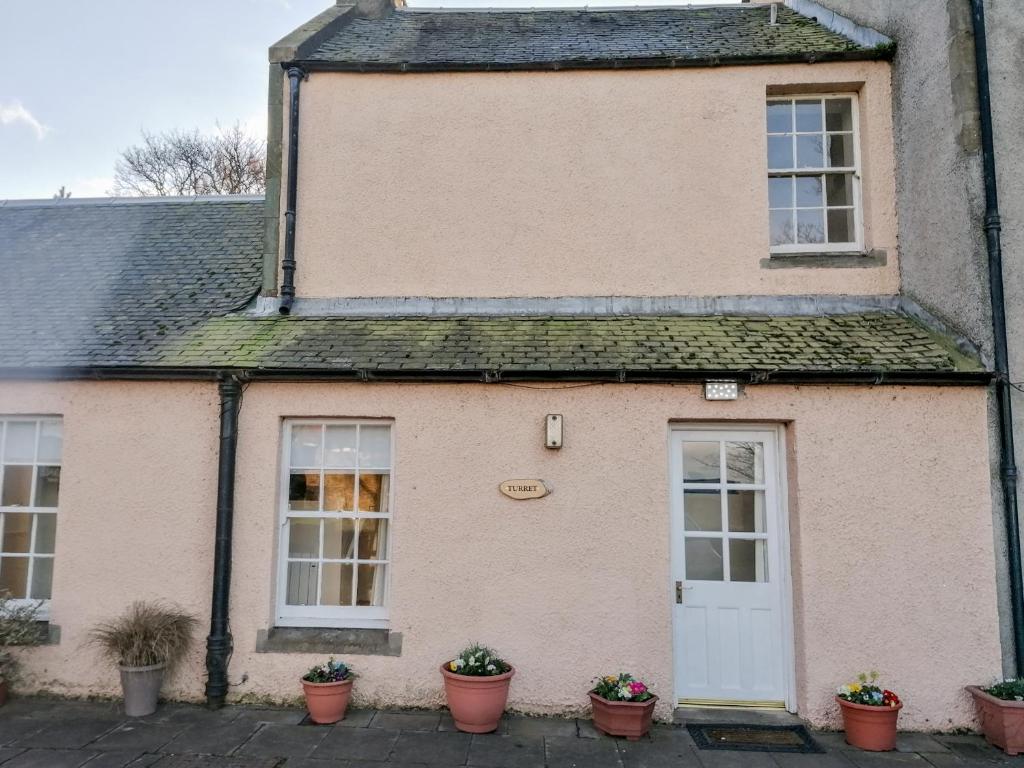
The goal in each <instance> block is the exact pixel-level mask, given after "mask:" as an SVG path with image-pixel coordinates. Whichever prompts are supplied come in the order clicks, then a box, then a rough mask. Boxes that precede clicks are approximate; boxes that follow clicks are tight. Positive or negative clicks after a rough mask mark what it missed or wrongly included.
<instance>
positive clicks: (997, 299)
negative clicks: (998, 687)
mask: <svg viewBox="0 0 1024 768" xmlns="http://www.w3.org/2000/svg"><path fill="white" fill-rule="evenodd" d="M971 21H972V23H973V27H974V59H975V67H976V68H977V75H978V112H979V117H980V122H981V149H982V161H983V167H984V173H985V245H986V247H987V249H988V282H989V291H990V297H991V301H992V336H993V346H994V351H995V363H996V380H995V386H996V398H997V402H998V407H999V449H1000V477H1001V479H1002V485H1003V505H1004V510H1003V514H1004V516H1005V517H1006V560H1007V563H1006V565H1007V568H1008V569H1009V576H1010V607H1011V608H1012V611H1013V655H1014V663H1015V664H1016V672H1015V674H1018V675H1019V674H1022V673H1024V579H1022V574H1021V559H1020V519H1019V517H1018V509H1017V462H1016V459H1015V457H1014V447H1013V408H1012V404H1011V402H1010V364H1009V356H1008V354H1007V350H1006V306H1005V303H1004V298H1003V247H1002V242H1001V239H1000V234H1001V232H1002V223H1001V222H1000V219H999V196H998V194H997V193H996V158H995V145H994V143H993V141H992V101H991V94H990V93H989V77H988V42H987V40H986V35H985V7H984V5H983V0H971Z"/></svg>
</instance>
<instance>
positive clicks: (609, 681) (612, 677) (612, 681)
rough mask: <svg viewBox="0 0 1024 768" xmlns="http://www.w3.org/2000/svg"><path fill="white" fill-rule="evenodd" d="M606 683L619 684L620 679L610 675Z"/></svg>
mask: <svg viewBox="0 0 1024 768" xmlns="http://www.w3.org/2000/svg"><path fill="white" fill-rule="evenodd" d="M605 682H606V683H617V682H619V678H617V677H616V676H615V675H608V677H606V678H605Z"/></svg>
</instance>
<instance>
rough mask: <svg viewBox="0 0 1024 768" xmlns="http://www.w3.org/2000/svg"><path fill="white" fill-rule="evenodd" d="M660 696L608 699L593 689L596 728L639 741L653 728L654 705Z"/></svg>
mask: <svg viewBox="0 0 1024 768" xmlns="http://www.w3.org/2000/svg"><path fill="white" fill-rule="evenodd" d="M657 701H658V697H657V696H652V697H651V698H649V699H648V700H647V701H608V699H604V698H601V697H600V696H598V695H597V694H596V693H594V692H593V691H591V692H590V705H591V708H592V709H593V712H594V728H596V729H597V730H599V731H601V733H606V734H608V735H609V736H625V737H626V738H627V739H628V740H629V741H639V740H640V737H641V736H643V735H645V734H646V733H647V732H648V731H649V730H651V718H652V717H654V705H655V703H657Z"/></svg>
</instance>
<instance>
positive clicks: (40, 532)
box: [34, 514, 57, 555]
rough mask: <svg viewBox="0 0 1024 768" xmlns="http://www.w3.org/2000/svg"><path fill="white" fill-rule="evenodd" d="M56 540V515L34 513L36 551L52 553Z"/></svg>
mask: <svg viewBox="0 0 1024 768" xmlns="http://www.w3.org/2000/svg"><path fill="white" fill-rule="evenodd" d="M56 540H57V516H56V515H50V514H42V515H36V545H35V550H34V551H36V552H38V553H40V554H44V555H52V554H53V549H54V544H55V543H56Z"/></svg>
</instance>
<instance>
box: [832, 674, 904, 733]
mask: <svg viewBox="0 0 1024 768" xmlns="http://www.w3.org/2000/svg"><path fill="white" fill-rule="evenodd" d="M836 701H837V702H839V708H840V709H841V710H842V713H843V729H844V730H845V731H846V743H847V744H850V745H851V746H854V747H857V748H859V749H863V750H867V751H869V752H890V751H892V750H894V749H896V720H897V718H898V717H899V714H900V710H901V709H903V702H901V701H900V697H899V696H897V695H896V694H895V693H893V692H892V691H890V690H888V689H886V688H882V687H881V686H879V685H878V673H877V672H871V673H869V674H865V673H863V672H862V673H861V674H860V675H858V676H857V681H856V682H853V683H849V684H848V685H841V686H839V690H838V691H836Z"/></svg>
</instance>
